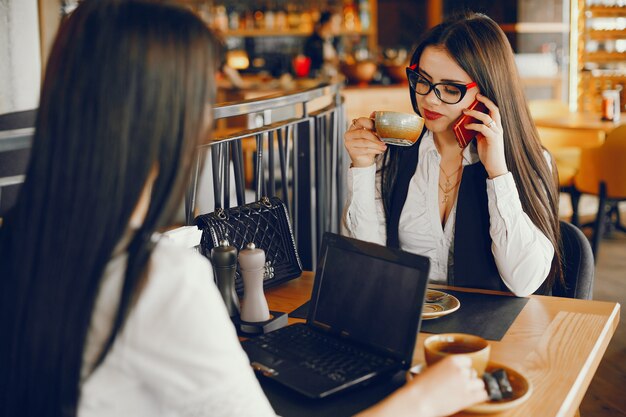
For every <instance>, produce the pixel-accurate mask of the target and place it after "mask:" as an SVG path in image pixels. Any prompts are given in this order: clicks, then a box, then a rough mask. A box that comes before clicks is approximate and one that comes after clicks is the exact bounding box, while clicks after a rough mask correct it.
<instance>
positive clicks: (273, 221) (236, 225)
mask: <svg viewBox="0 0 626 417" xmlns="http://www.w3.org/2000/svg"><path fill="white" fill-rule="evenodd" d="M195 222H196V225H197V226H198V229H200V230H202V239H201V240H200V246H201V249H202V254H203V255H204V256H206V257H207V258H209V259H210V257H211V249H213V248H214V247H215V246H217V245H218V244H219V242H220V241H221V240H223V239H226V240H228V242H229V243H230V244H231V245H233V246H234V247H236V248H237V250H241V249H242V248H243V247H244V246H245V245H247V244H248V243H250V242H252V243H254V244H255V245H256V247H257V248H261V249H263V250H264V251H265V277H264V282H263V287H264V288H269V287H272V286H274V285H277V284H280V283H282V282H285V281H288V280H290V279H293V278H297V277H299V276H300V274H301V273H302V263H301V262H300V257H299V256H298V251H297V250H296V244H295V241H294V238H293V232H292V230H291V224H290V223H289V217H288V215H287V208H286V207H285V204H284V203H283V202H282V201H281V200H280V199H279V198H278V197H269V198H268V197H263V198H261V200H259V201H256V202H254V203H250V204H245V205H243V206H238V207H231V208H229V209H223V208H218V209H216V210H215V211H214V212H213V213H207V214H202V215H200V216H198V217H196V219H195ZM235 286H236V288H237V293H239V294H240V295H241V294H242V293H243V281H242V279H241V275H240V273H239V265H237V273H236V275H235Z"/></svg>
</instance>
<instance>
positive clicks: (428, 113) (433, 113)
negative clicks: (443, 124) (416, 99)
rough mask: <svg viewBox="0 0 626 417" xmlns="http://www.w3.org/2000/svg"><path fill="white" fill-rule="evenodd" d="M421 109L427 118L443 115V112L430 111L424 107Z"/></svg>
mask: <svg viewBox="0 0 626 417" xmlns="http://www.w3.org/2000/svg"><path fill="white" fill-rule="evenodd" d="M423 111H424V117H425V118H426V119H428V120H436V119H439V118H440V117H442V116H443V114H441V113H437V112H436V111H430V110H426V109H423Z"/></svg>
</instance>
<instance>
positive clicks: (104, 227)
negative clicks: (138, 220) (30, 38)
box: [0, 0, 216, 417]
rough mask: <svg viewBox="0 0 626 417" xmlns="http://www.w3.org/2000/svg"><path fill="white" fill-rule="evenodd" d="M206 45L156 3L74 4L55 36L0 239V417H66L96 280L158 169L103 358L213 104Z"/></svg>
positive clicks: (72, 411)
mask: <svg viewBox="0 0 626 417" xmlns="http://www.w3.org/2000/svg"><path fill="white" fill-rule="evenodd" d="M213 44H214V40H213V36H212V34H211V33H210V31H209V30H208V29H207V28H206V26H205V25H204V24H203V22H202V21H201V20H200V19H199V18H198V17H197V16H195V15H194V14H193V13H192V12H190V11H189V10H187V9H184V8H180V7H175V6H167V5H164V4H162V3H157V2H153V1H152V2H151V1H145V0H97V1H84V2H81V4H80V5H79V6H78V8H77V9H76V10H75V11H74V12H73V13H72V14H71V15H70V16H69V18H68V19H67V20H66V21H65V22H64V23H63V24H62V26H61V28H60V30H59V33H58V35H57V38H56V40H55V44H54V47H53V49H52V52H51V55H50V59H49V61H48V65H47V68H46V75H45V81H44V83H43V87H42V93H41V99H40V107H39V111H38V116H37V122H36V133H35V137H34V140H33V149H32V156H31V161H30V164H29V168H28V172H27V176H26V181H25V183H24V184H23V187H22V190H21V193H20V196H19V198H18V201H17V203H16V205H15V207H14V209H13V210H12V211H11V212H10V213H9V215H8V216H7V218H6V221H5V224H4V226H3V227H2V229H0V276H1V277H2V279H1V280H0V334H1V335H2V343H0V369H1V370H2V371H1V372H0V415H3V416H13V415H15V416H17V415H20V416H32V417H34V416H37V417H41V416H55V417H56V416H75V415H76V407H77V404H78V399H79V392H80V377H81V366H82V358H83V350H84V346H85V338H86V335H87V331H88V328H89V324H90V321H91V315H92V311H93V307H94V302H95V300H96V298H97V295H98V291H99V288H100V283H101V280H102V278H103V272H104V269H105V267H106V265H107V263H108V262H109V260H110V259H111V256H112V253H113V250H114V248H115V247H116V245H117V244H118V243H119V242H120V241H121V239H122V237H123V236H125V235H126V234H127V233H128V230H129V219H130V217H131V214H132V213H133V212H134V210H135V207H136V205H137V202H138V200H139V198H140V195H141V193H142V191H143V190H144V187H145V186H146V182H147V179H148V177H149V175H150V173H151V172H152V171H153V170H154V168H155V167H156V168H158V176H157V178H156V180H155V182H154V184H153V186H152V192H151V197H150V205H149V209H148V213H147V215H146V217H145V219H144V221H143V224H142V225H141V226H140V228H139V229H138V230H137V231H136V232H135V233H134V234H132V239H131V240H130V243H129V244H128V247H126V248H125V250H126V252H127V253H128V264H127V268H126V272H125V276H124V283H123V290H122V294H121V299H120V304H119V308H118V311H117V316H116V319H115V322H114V326H113V330H112V333H111V336H110V339H109V341H108V344H107V347H105V349H104V352H105V353H106V349H108V346H110V344H111V343H112V342H113V340H114V339H115V337H116V335H117V334H118V333H119V331H120V329H121V328H122V325H123V322H124V318H125V317H126V315H127V313H128V310H129V308H130V305H131V301H132V300H133V298H134V296H135V294H136V291H137V288H138V285H139V282H141V280H142V277H143V276H144V274H145V270H146V267H147V263H148V259H149V257H150V253H151V250H152V248H153V243H152V241H151V237H152V235H153V233H154V231H155V230H156V229H157V228H159V227H160V226H162V225H164V224H166V223H167V222H168V221H169V220H170V216H171V214H172V213H173V212H174V209H175V208H177V207H178V206H179V204H180V202H181V198H182V194H183V190H184V184H186V183H187V181H188V179H189V171H190V165H191V164H190V161H191V158H192V153H193V151H194V149H195V147H196V145H197V143H198V140H199V139H200V136H201V135H202V134H203V133H205V132H202V131H203V129H204V127H205V126H206V120H205V119H206V115H207V109H208V108H210V107H207V106H208V105H210V104H211V103H212V101H213V94H214V93H213V89H214V83H213V81H212V77H213V70H214V63H215V62H216V60H215V57H214V51H215V47H214V45H213Z"/></svg>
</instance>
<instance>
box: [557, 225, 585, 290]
mask: <svg viewBox="0 0 626 417" xmlns="http://www.w3.org/2000/svg"><path fill="white" fill-rule="evenodd" d="M560 223H561V244H562V247H563V273H564V275H565V288H563V286H562V285H560V284H559V283H555V284H554V286H553V288H552V295H555V296H558V297H569V298H579V299H582V300H591V298H592V297H593V278H594V273H595V265H594V261H593V252H592V251H591V245H590V243H589V240H587V237H586V236H585V235H584V234H583V232H582V231H581V230H580V229H579V228H577V227H576V226H574V225H572V224H570V223H567V222H564V221H561V222H560Z"/></svg>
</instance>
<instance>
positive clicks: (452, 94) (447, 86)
mask: <svg viewBox="0 0 626 417" xmlns="http://www.w3.org/2000/svg"><path fill="white" fill-rule="evenodd" d="M415 68H417V64H414V65H411V66H410V67H408V68H407V69H406V77H407V79H408V80H409V86H411V89H412V90H413V91H415V92H416V93H417V94H419V95H421V96H425V95H427V94H429V93H430V92H431V91H432V90H433V89H434V90H435V95H436V96H437V98H438V99H439V100H441V101H443V102H444V103H447V104H456V103H458V102H459V101H461V100H463V97H465V93H467V90H469V89H470V88H473V87H476V85H477V84H476V82H475V81H472V82H471V83H467V84H457V83H450V82H443V83H435V84H433V83H431V82H430V81H428V79H427V78H426V77H424V76H423V75H422V74H420V73H419V72H417V71H415Z"/></svg>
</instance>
